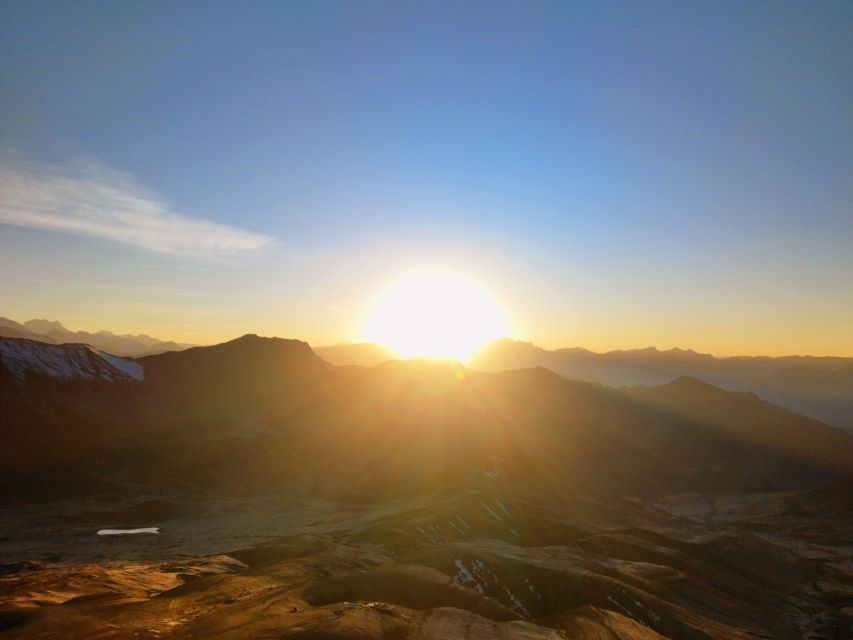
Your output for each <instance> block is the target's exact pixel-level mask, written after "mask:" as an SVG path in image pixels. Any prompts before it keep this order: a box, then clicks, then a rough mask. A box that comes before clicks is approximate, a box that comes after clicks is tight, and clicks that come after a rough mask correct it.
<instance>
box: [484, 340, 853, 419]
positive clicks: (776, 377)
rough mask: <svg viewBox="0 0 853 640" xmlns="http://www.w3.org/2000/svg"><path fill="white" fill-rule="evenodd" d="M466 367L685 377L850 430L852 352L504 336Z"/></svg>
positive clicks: (621, 382)
mask: <svg viewBox="0 0 853 640" xmlns="http://www.w3.org/2000/svg"><path fill="white" fill-rule="evenodd" d="M469 365H470V366H471V367H472V368H473V369H477V370H480V371H491V372H498V371H506V370H508V369H523V368H528V367H545V368H547V369H550V370H551V371H554V372H556V373H559V374H560V375H562V376H565V377H567V378H571V379H575V380H589V381H593V382H601V383H603V384H607V385H611V386H637V385H643V386H649V385H659V384H665V383H668V382H671V381H672V380H674V379H676V378H679V377H682V376H688V377H692V378H696V379H698V380H702V381H704V382H707V383H709V384H712V385H715V386H718V387H721V388H724V389H729V390H734V391H751V392H754V393H757V394H758V395H759V396H761V397H762V398H763V399H765V400H768V401H770V402H774V403H776V404H778V405H780V406H782V407H785V408H787V409H790V410H791V411H795V412H797V413H802V414H803V415H807V416H811V417H813V418H816V419H818V420H821V421H822V422H826V423H829V424H832V425H834V426H837V427H841V428H844V429H847V430H851V429H853V359H851V358H836V357H813V356H787V357H778V358H769V357H748V356H742V357H731V358H716V357H714V356H711V355H708V354H702V353H696V352H695V351H691V350H683V349H670V350H668V351H659V350H657V349H655V348H648V349H638V350H633V351H610V352H607V353H594V352H592V351H587V350H585V349H556V350H547V349H542V348H541V347H537V346H536V345H533V344H530V343H527V342H518V341H514V340H507V339H504V340H497V341H495V342H492V343H490V344H489V345H487V346H486V347H485V348H484V349H483V350H482V351H481V352H480V353H479V354H477V356H475V357H474V358H473V359H472V360H471V361H470V363H469Z"/></svg>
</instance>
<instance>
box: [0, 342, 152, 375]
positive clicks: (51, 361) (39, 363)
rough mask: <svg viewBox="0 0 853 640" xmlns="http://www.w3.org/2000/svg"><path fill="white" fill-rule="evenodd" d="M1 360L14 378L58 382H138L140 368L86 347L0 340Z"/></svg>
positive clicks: (81, 345) (141, 372)
mask: <svg viewBox="0 0 853 640" xmlns="http://www.w3.org/2000/svg"><path fill="white" fill-rule="evenodd" d="M0 361H2V363H3V365H4V366H5V367H6V369H8V370H9V372H10V373H11V374H12V375H14V376H15V377H16V378H18V379H20V380H23V379H25V378H26V377H27V375H32V374H35V375H42V376H47V377H50V378H55V379H57V380H87V379H88V380H103V381H106V382H122V381H133V380H136V381H141V380H142V379H143V377H144V371H143V369H142V365H140V364H139V363H137V362H133V361H132V360H128V359H126V358H119V357H117V356H114V355H111V354H109V353H105V352H104V351H100V350H98V349H95V348H94V347H91V346H89V345H85V344H46V343H44V342H37V341H35V340H26V339H19V338H0Z"/></svg>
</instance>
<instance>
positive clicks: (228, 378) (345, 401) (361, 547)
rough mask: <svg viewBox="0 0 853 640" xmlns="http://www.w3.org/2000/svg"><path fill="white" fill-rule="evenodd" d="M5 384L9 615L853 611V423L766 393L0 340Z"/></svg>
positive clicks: (134, 620)
mask: <svg viewBox="0 0 853 640" xmlns="http://www.w3.org/2000/svg"><path fill="white" fill-rule="evenodd" d="M327 353H328V352H327ZM0 406H2V413H0V422H2V425H0V426H2V431H0V432H1V433H2V445H3V446H2V447H0V491H1V492H2V495H3V498H4V501H5V502H6V503H7V504H12V505H15V509H14V511H13V513H14V515H3V514H2V513H0V518H5V520H3V522H4V523H7V524H13V525H14V526H7V528H6V529H4V530H9V531H10V532H12V533H10V534H9V535H10V536H11V537H10V538H8V539H7V542H6V543H5V546H0V551H2V552H3V554H5V555H3V558H5V562H6V564H3V563H2V562H0V566H2V568H3V571H4V573H6V574H7V575H6V577H4V578H3V583H2V586H0V634H3V633H4V632H5V633H6V634H8V635H9V637H16V638H41V637H49V636H50V635H51V634H53V635H55V636H57V637H61V636H62V635H63V634H65V635H67V633H68V630H69V629H73V630H74V632H73V634H74V635H75V636H76V637H86V636H93V635H96V634H101V635H103V636H104V637H174V638H191V637H210V638H232V639H234V640H244V639H248V638H264V637H270V638H272V637H275V638H302V639H304V638H371V639H372V638H376V639H378V638H389V637H394V638H425V637H429V638H555V639H556V638H565V637H572V638H581V639H586V640H591V639H597V638H629V639H630V638H634V639H637V640H640V639H643V640H649V639H660V638H670V639H673V640H674V639H681V638H688V639H701V640H710V639H711V638H727V639H731V640H736V639H737V640H745V639H746V638H754V637H774V638H800V637H810V638H816V639H819V638H824V639H828V638H841V637H848V635H849V631H850V630H851V628H853V626H851V617H850V616H849V615H848V614H847V613H845V611H848V610H849V607H850V606H851V605H853V596H851V594H853V580H851V577H850V574H849V572H848V571H847V569H845V567H848V566H849V562H850V559H851V557H850V553H849V548H848V546H845V544H846V543H845V541H846V540H848V539H849V531H850V526H851V524H853V521H851V518H853V510H851V508H850V503H851V500H850V492H849V488H850V478H851V477H853V448H851V446H852V445H851V442H853V441H852V440H851V437H850V436H849V435H848V434H846V433H844V432H843V431H841V430H839V429H836V428H834V427H831V426H828V425H826V424H824V423H822V422H819V421H817V420H814V419H812V418H807V417H804V416H802V415H798V414H795V413H792V412H790V411H788V410H786V409H783V408H781V407H779V406H776V405H774V404H771V403H769V402H766V401H765V400H763V399H762V398H760V397H759V396H757V395H755V394H753V393H742V392H733V391H726V390H723V389H720V388H717V387H714V386H712V385H710V384H708V383H706V382H702V381H700V380H697V379H695V378H690V377H680V378H676V379H675V380H673V381H670V382H667V383H665V384H660V385H653V386H645V387H638V386H633V387H624V388H613V387H608V386H605V385H602V384H598V383H592V382H584V381H575V380H569V379H567V378H565V377H563V376H561V375H558V374H557V373H555V372H553V371H551V370H549V369H546V368H543V367H533V368H520V369H516V370H511V371H503V372H499V373H487V372H481V371H475V370H473V369H469V368H466V367H464V366H462V365H460V364H459V363H456V362H451V361H436V360H425V359H412V360H406V361H400V360H390V361H386V362H383V363H381V364H378V365H376V366H371V367H365V366H353V365H348V366H335V365H333V364H331V363H329V362H328V361H327V360H326V359H324V358H322V357H320V356H319V355H318V354H317V353H315V351H314V350H312V349H311V347H310V346H309V345H308V344H306V343H304V342H301V341H298V340H283V339H278V338H261V337H258V336H255V335H246V336H243V337H241V338H238V339H236V340H232V341H230V342H227V343H224V344H219V345H214V346H210V347H194V348H190V349H186V350H183V351H174V352H168V353H163V354H158V355H150V356H144V357H140V358H119V357H116V356H114V355H113V354H110V353H107V352H105V351H103V350H99V349H95V348H92V347H90V346H86V345H79V344H76V345H53V344H46V343H43V342H37V341H33V340H27V339H20V338H0ZM116 527H118V528H124V527H126V528H132V529H133V528H137V527H158V530H159V531H160V533H158V534H156V535H154V536H151V537H150V538H148V539H140V538H138V537H133V536H131V537H129V538H124V539H112V540H102V539H100V537H99V536H96V535H95V532H96V531H97V530H100V529H105V528H110V529H111V528H116ZM19 537H20V540H19V539H18V538H19ZM54 540H55V541H61V544H59V543H58V542H52V541H54ZM238 541H242V542H238ZM57 544H59V548H61V549H62V554H57V553H56V552H55V551H48V550H51V549H54V550H55V549H56V548H57ZM8 549H11V551H8ZM845 549H847V551H845ZM105 559H106V560H108V562H107V563H106V564H105V563H104V560H105ZM4 594H5V596H4ZM104 629H108V630H109V631H108V632H104V631H103V630H104ZM104 633H106V635H104ZM110 634H112V635H110Z"/></svg>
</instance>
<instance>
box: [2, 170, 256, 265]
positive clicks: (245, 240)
mask: <svg viewBox="0 0 853 640" xmlns="http://www.w3.org/2000/svg"><path fill="white" fill-rule="evenodd" d="M0 194H2V196H1V197H0V223H2V224H11V225H16V226H20V227H33V228H38V229H51V230H54V231H64V232H67V233H74V234H78V235H86V236H95V237H99V238H107V239H109V240H114V241H116V242H122V243H125V244H129V245H133V246H136V247H141V248H143V249H148V250H150V251H158V252H161V253H169V254H177V255H189V256H198V257H217V256H229V255H235V254H239V253H243V252H247V251H253V250H256V249H259V248H261V247H263V246H265V245H268V244H270V243H271V242H272V238H270V237H269V236H265V235H262V234H259V233H253V232H251V231H246V230H243V229H237V228H235V227H230V226H227V225H222V224H217V223H215V222H210V221H208V220H202V219H199V218H193V217H190V216H187V215H184V214H182V213H180V212H178V211H176V210H175V209H174V208H173V207H172V206H171V205H170V204H169V203H168V202H167V201H166V200H164V199H163V198H160V197H158V196H157V195H156V194H153V193H151V192H150V191H148V190H147V189H145V188H143V187H142V186H140V185H139V184H138V183H137V182H136V181H134V179H133V178H132V177H131V176H129V175H128V174H126V173H123V172H121V171H116V170H114V169H110V168H109V167H105V166H104V165H102V164H100V163H97V162H92V161H78V162H76V163H74V164H73V165H72V166H69V167H55V166H47V165H36V164H29V163H21V162H3V163H2V164H0Z"/></svg>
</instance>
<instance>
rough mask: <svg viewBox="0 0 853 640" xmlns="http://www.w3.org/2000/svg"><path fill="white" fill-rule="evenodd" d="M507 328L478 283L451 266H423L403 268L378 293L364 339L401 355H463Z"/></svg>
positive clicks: (459, 356)
mask: <svg viewBox="0 0 853 640" xmlns="http://www.w3.org/2000/svg"><path fill="white" fill-rule="evenodd" d="M506 332H507V327H506V322H505V320H504V316H503V314H502V313H501V310H500V309H499V307H498V305H497V304H495V302H494V301H493V300H492V299H491V298H490V297H489V295H488V294H487V293H486V292H485V290H484V289H483V288H482V287H480V286H478V285H477V284H476V283H474V282H472V281H471V280H468V279H467V278H465V277H463V276H461V275H459V274H457V273H454V272H452V271H447V270H442V269H425V270H421V271H414V272H411V273H407V274H406V275H404V276H402V277H401V278H399V279H398V280H396V281H395V282H394V283H392V284H391V285H390V286H389V287H388V288H387V289H385V291H383V292H382V293H381V294H380V295H379V297H378V298H377V299H376V300H375V301H374V303H373V306H372V308H371V309H370V311H369V313H368V315H367V320H366V322H365V324H364V331H363V338H364V340H366V341H369V342H381V343H382V344H384V345H386V346H387V347H389V348H390V349H391V350H392V351H394V352H395V353H396V354H397V355H398V356H399V357H401V358H410V357H412V356H427V357H431V358H453V359H455V360H467V359H468V358H470V357H471V356H473V355H474V354H475V353H476V352H477V351H478V350H479V349H480V347H482V346H483V345H485V344H486V343H487V342H489V341H490V340H494V339H495V338H500V337H502V336H505V335H506Z"/></svg>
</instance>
